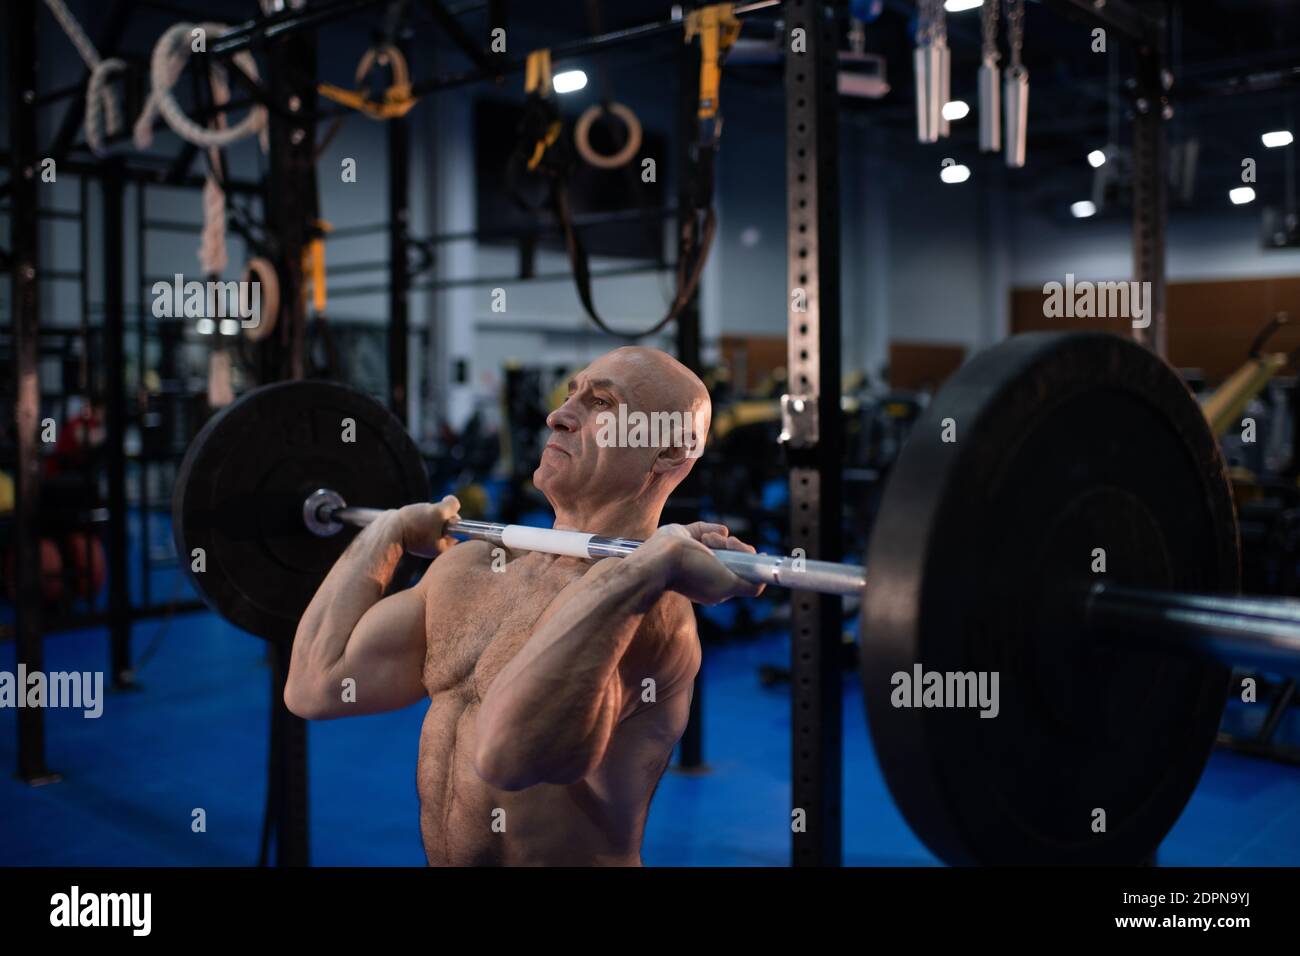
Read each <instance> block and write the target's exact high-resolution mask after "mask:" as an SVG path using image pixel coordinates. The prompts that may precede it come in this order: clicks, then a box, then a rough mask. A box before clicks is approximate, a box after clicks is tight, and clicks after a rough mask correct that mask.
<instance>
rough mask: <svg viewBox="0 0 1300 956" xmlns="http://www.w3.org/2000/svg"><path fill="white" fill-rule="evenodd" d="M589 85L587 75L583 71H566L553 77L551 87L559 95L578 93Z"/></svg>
mask: <svg viewBox="0 0 1300 956" xmlns="http://www.w3.org/2000/svg"><path fill="white" fill-rule="evenodd" d="M586 85H587V74H586V73H583V72H582V71H581V70H565V71H564V72H563V73H556V74H555V76H553V77H551V86H553V87H555V92H557V93H576V92H578V90H580V89H582V88H583V87H584V86H586Z"/></svg>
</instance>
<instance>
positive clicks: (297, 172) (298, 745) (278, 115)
mask: <svg viewBox="0 0 1300 956" xmlns="http://www.w3.org/2000/svg"><path fill="white" fill-rule="evenodd" d="M316 45H317V36H316V31H315V30H306V31H304V32H298V33H290V34H287V35H282V36H280V37H278V38H276V39H275V40H272V41H271V42H270V44H268V48H267V56H268V60H269V62H270V69H269V72H268V76H269V78H268V82H267V85H268V89H269V90H270V94H271V96H272V97H273V98H274V99H275V101H276V105H277V106H278V107H279V109H273V110H271V113H270V121H269V132H270V140H271V174H270V183H269V189H268V190H267V193H266V196H265V197H264V207H265V209H266V213H267V221H268V223H269V224H270V227H271V233H272V235H274V236H275V237H276V239H277V240H278V243H279V247H278V250H277V251H278V253H279V255H280V257H281V262H280V270H279V272H280V281H281V290H280V320H279V321H280V322H281V323H286V324H287V327H288V335H287V338H288V347H287V350H284V351H282V352H281V353H279V356H278V357H279V358H280V364H279V368H278V372H279V373H280V375H281V376H284V377H288V378H291V379H299V378H302V377H303V376H304V374H305V373H306V341H305V334H306V329H305V325H306V318H307V315H306V302H305V296H304V294H303V292H304V288H303V284H304V276H303V261H302V260H303V250H304V249H305V248H306V247H307V244H308V242H309V241H310V240H311V238H312V235H313V230H314V229H315V228H316V220H317V218H318V215H319V212H318V203H319V197H318V194H317V187H316V135H315V123H314V121H312V120H311V119H310V117H311V116H312V115H314V113H315V111H316V81H317V76H318V70H317V65H316V61H317V50H316ZM300 117H301V118H300ZM290 650H291V648H290V647H288V646H286V645H285V644H283V643H275V644H273V645H272V647H271V656H272V662H271V663H272V672H271V728H270V732H271V733H270V736H271V747H270V753H269V756H268V761H267V771H268V779H267V794H268V806H267V811H268V812H267V821H268V823H270V824H271V825H272V827H273V828H274V830H275V846H276V863H277V864H278V865H280V866H306V865H307V864H308V862H309V857H310V854H309V839H308V818H307V722H306V721H305V720H303V719H302V718H301V717H297V716H295V715H294V714H292V713H290V712H289V710H288V708H287V707H285V706H284V684H285V680H286V679H287V677H288V673H289V656H290ZM266 836H267V837H268V838H269V836H270V834H269V833H268V834H266ZM267 842H268V840H267V839H264V840H263V857H264V860H263V861H264V862H265V855H266V850H267Z"/></svg>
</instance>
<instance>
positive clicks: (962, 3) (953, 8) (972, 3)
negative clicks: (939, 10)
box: [943, 0, 984, 13]
mask: <svg viewBox="0 0 1300 956" xmlns="http://www.w3.org/2000/svg"><path fill="white" fill-rule="evenodd" d="M982 6H984V0H945V2H944V5H943V8H944V9H945V10H947V11H948V12H949V13H961V12H962V11H964V10H975V9H978V8H979V7H982Z"/></svg>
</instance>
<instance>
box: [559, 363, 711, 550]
mask: <svg viewBox="0 0 1300 956" xmlns="http://www.w3.org/2000/svg"><path fill="white" fill-rule="evenodd" d="M711 419H712V404H711V402H710V401H709V392H708V389H707V388H705V386H704V383H703V382H701V381H700V379H699V377H698V376H697V375H696V374H695V373H694V372H692V371H691V370H690V369H688V368H687V367H686V366H685V365H683V364H682V363H681V362H679V361H677V359H675V358H673V357H672V356H671V355H669V354H668V353H667V352H662V351H660V350H658V349H651V348H645V347H643V346H627V347H624V348H618V349H615V350H614V351H612V352H608V353H606V354H605V355H602V356H601V357H600V358H598V359H596V360H595V361H593V362H592V363H591V364H590V365H588V366H587V367H586V368H585V369H582V370H581V371H580V372H578V373H576V374H575V375H574V376H573V378H572V380H570V382H569V394H568V398H567V399H566V400H565V402H564V404H563V405H561V406H560V407H559V408H557V409H556V410H555V411H553V412H552V413H551V414H550V415H549V416H548V417H547V425H549V426H550V428H551V431H552V434H551V437H550V440H549V441H548V443H547V446H546V448H545V450H544V451H543V453H542V460H541V463H540V464H539V465H538V468H537V470H536V471H535V472H534V474H533V484H534V485H535V486H536V487H537V488H538V489H539V490H540V491H542V493H543V494H545V495H546V497H547V499H548V500H549V501H550V502H551V504H552V506H553V507H554V508H555V509H556V513H557V519H558V517H559V516H560V514H561V512H563V511H566V510H567V511H570V512H572V511H574V510H581V509H583V508H597V509H599V508H605V509H607V510H608V509H616V510H621V511H622V512H624V513H631V512H643V514H642V515H641V517H642V518H648V519H650V526H651V527H653V526H654V524H655V523H656V522H657V520H658V516H659V512H660V511H661V510H662V508H663V504H664V501H665V500H666V499H667V498H668V495H669V493H670V492H671V491H672V490H673V489H674V488H676V487H677V485H678V484H680V483H681V482H682V480H683V479H685V477H686V476H687V475H688V474H689V473H690V471H691V468H692V466H693V465H694V463H695V459H697V458H698V457H699V456H700V454H701V452H702V451H703V449H704V443H705V439H706V437H707V435H708V429H709V424H710V421H711ZM638 429H640V430H638ZM574 523H575V524H577V525H578V526H580V527H582V526H583V525H582V524H581V523H580V522H579V521H578V520H575V521H574ZM642 523H644V522H642Z"/></svg>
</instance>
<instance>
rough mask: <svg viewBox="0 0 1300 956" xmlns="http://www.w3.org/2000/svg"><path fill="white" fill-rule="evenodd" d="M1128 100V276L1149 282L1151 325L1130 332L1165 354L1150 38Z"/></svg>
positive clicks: (1154, 52) (1160, 135) (1161, 186)
mask: <svg viewBox="0 0 1300 956" xmlns="http://www.w3.org/2000/svg"><path fill="white" fill-rule="evenodd" d="M1134 93H1135V95H1134V101H1133V279H1134V281H1135V282H1141V283H1150V285H1149V286H1143V287H1142V288H1149V289H1150V294H1149V296H1148V297H1147V315H1148V317H1149V318H1150V320H1151V324H1150V325H1149V326H1147V327H1146V328H1138V329H1134V333H1135V337H1136V338H1137V340H1138V341H1139V342H1142V343H1143V344H1144V345H1146V346H1147V348H1149V349H1151V350H1152V351H1154V352H1155V353H1156V354H1157V355H1159V356H1162V357H1163V356H1164V355H1166V354H1167V350H1166V345H1167V343H1166V323H1165V227H1166V225H1167V223H1168V219H1169V204H1168V186H1167V179H1166V177H1167V175H1168V162H1167V159H1166V155H1167V154H1166V131H1165V121H1166V116H1165V110H1166V107H1167V106H1168V98H1167V94H1168V90H1167V89H1166V88H1165V74H1164V57H1163V55H1162V50H1161V48H1160V45H1159V44H1158V43H1157V42H1155V41H1154V40H1152V39H1147V40H1144V41H1139V42H1138V44H1137V86H1136V89H1135V91H1134Z"/></svg>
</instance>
